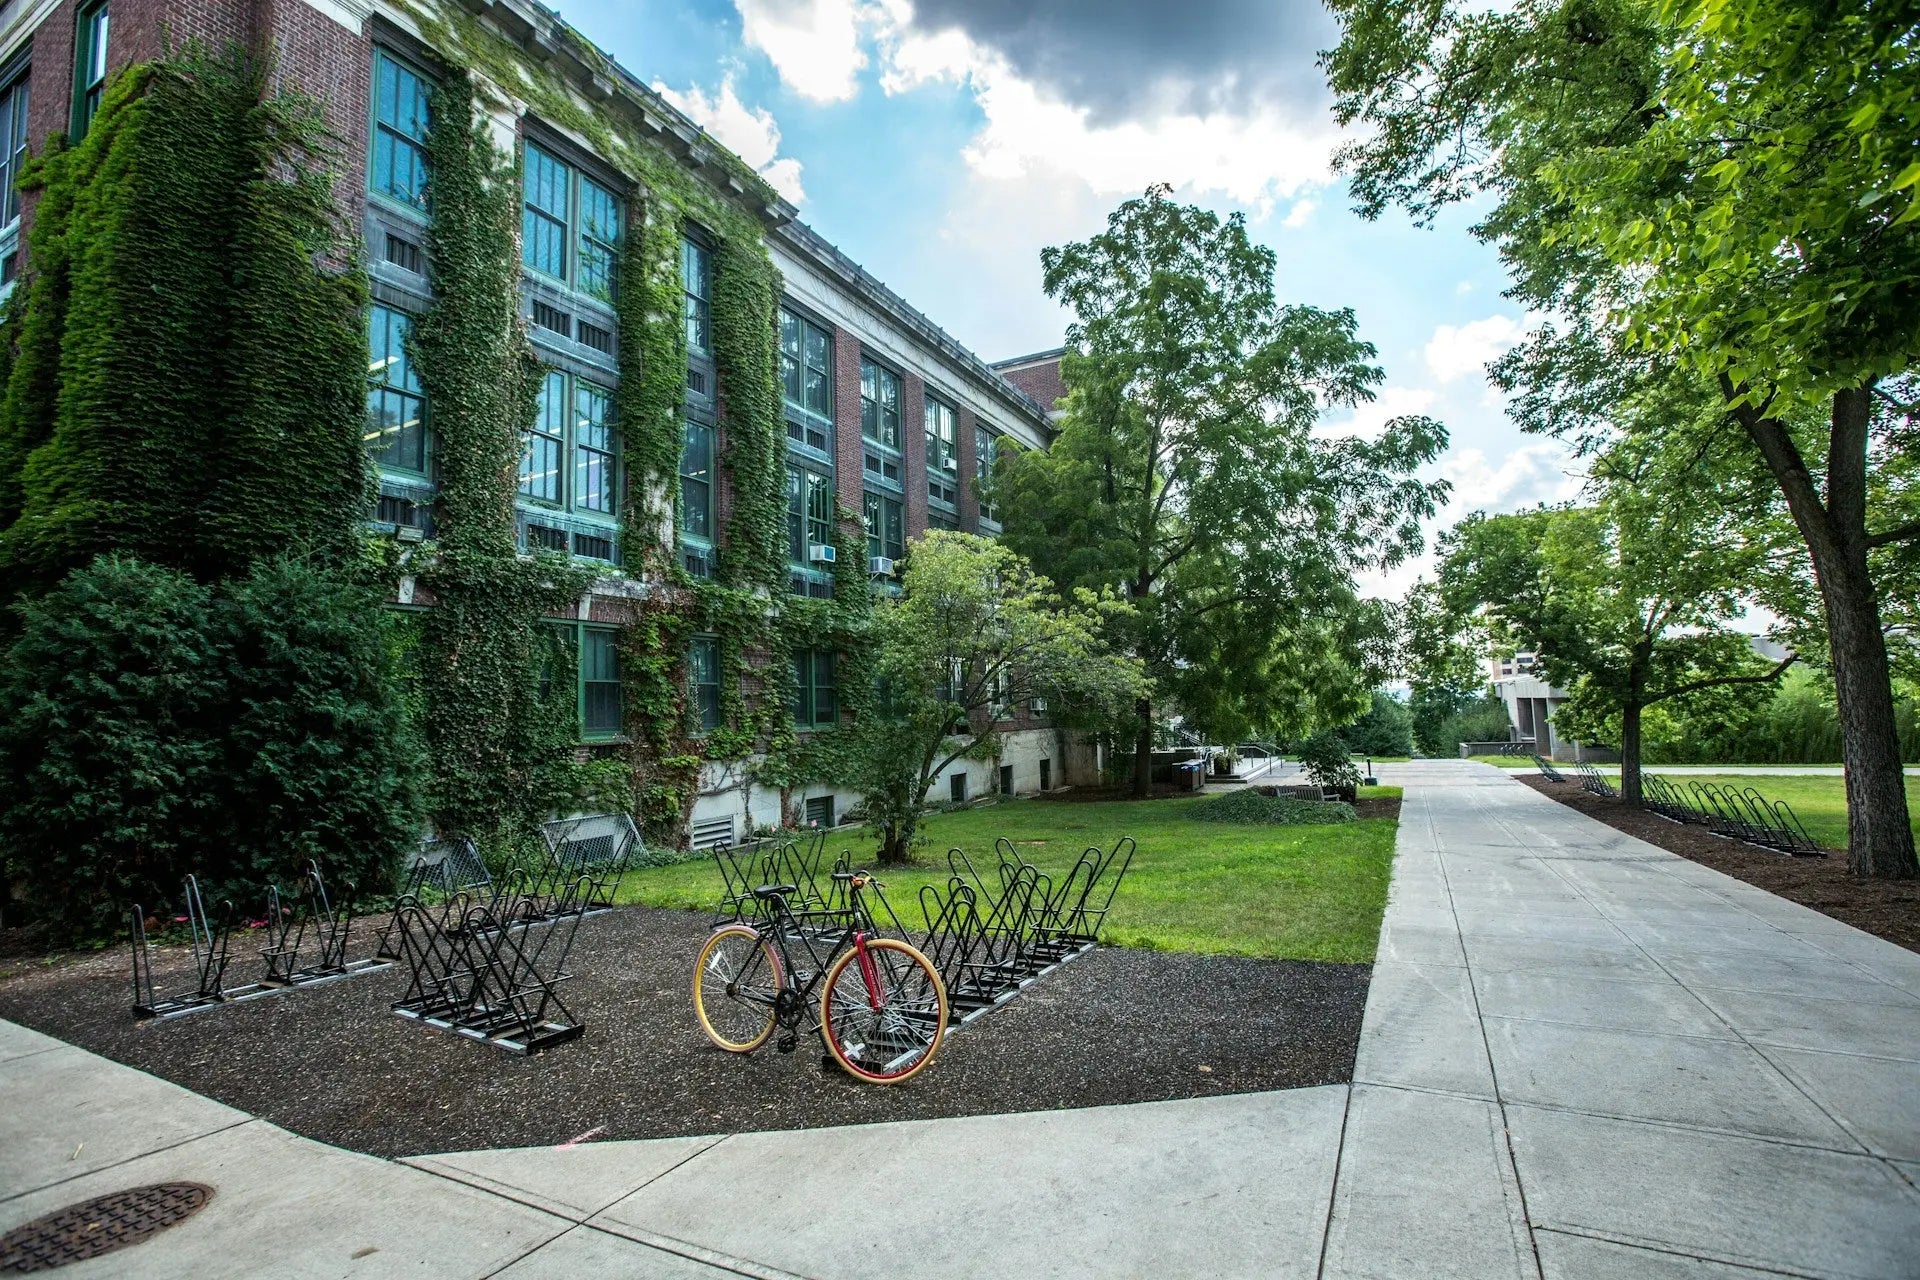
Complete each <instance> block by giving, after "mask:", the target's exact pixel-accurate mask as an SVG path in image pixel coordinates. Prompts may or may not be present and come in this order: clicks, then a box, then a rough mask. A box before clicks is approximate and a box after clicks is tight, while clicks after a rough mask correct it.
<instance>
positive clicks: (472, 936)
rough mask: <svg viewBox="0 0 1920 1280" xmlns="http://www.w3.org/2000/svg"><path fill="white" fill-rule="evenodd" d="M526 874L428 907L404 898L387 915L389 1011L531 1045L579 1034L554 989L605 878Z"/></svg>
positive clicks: (525, 1048)
mask: <svg viewBox="0 0 1920 1280" xmlns="http://www.w3.org/2000/svg"><path fill="white" fill-rule="evenodd" d="M530 883H531V882H530V880H529V879H528V878H526V877H525V876H524V875H522V876H509V877H503V886H504V887H503V889H502V891H501V892H498V893H496V894H494V895H493V896H491V897H489V898H485V899H478V898H476V897H475V896H474V895H472V894H470V893H466V892H462V893H456V894H454V895H453V897H451V898H450V899H448V900H447V901H446V902H445V903H444V904H441V905H440V906H439V908H438V909H437V910H436V909H435V908H434V907H432V906H429V905H427V904H424V903H422V902H421V901H419V900H418V899H417V898H413V897H407V898H404V899H402V901H401V903H400V905H399V906H398V907H397V908H396V909H395V912H394V920H395V925H396V929H397V936H398V941H399V950H400V958H401V959H402V960H403V961H404V962H405V963H406V965H407V969H408V981H407V988H406V992H405V994H404V995H403V996H402V997H401V998H400V1000H399V1001H397V1002H396V1003H395V1004H394V1005H393V1011H394V1013H396V1014H398V1015H400V1016H401V1017H403V1018H412V1019H415V1020H417V1021H420V1022H425V1023H427V1024H429V1025H432V1026H436V1027H442V1028H445V1029H446V1030H449V1031H456V1032H459V1033H460V1034H461V1035H464V1036H469V1037H471V1038H473V1039H476V1040H483V1041H486V1042H487V1043H489V1044H493V1045H497V1046H498V1047H500V1048H502V1049H505V1050H507V1051H508V1052H510V1053H519V1054H531V1053H535V1052H538V1051H539V1050H541V1049H546V1048H549V1047H551V1046H553V1045H556V1044H562V1043H565V1042H566V1041H568V1040H573V1039H576V1038H578V1037H579V1036H581V1035H583V1034H584V1033H585V1031H586V1025H585V1024H584V1023H583V1022H582V1021H581V1020H580V1019H579V1018H578V1017H576V1016H574V1014H573V1012H572V1011H571V1010H570V1009H568V1008H567V1006H566V1003H565V1002H564V1001H563V1000H561V998H560V993H559V990H558V987H559V985H560V984H561V983H562V982H565V981H567V980H568V979H570V978H571V977H572V976H573V975H572V974H571V973H570V972H568V970H567V967H566V965H567V958H568V956H569V955H570V954H571V953H572V951H573V941H574V937H575V935H576V934H577V933H578V932H579V929H580V921H581V920H582V919H583V918H584V917H586V916H587V915H589V914H592V908H591V904H593V903H594V902H596V901H600V900H603V899H604V897H605V896H606V894H607V890H606V889H605V887H604V885H603V884H602V883H601V882H600V881H597V880H596V879H595V878H594V877H593V876H591V875H582V876H580V877H579V878H577V879H576V880H574V881H573V882H572V883H571V884H568V885H565V886H563V887H561V888H560V890H559V892H558V893H557V894H556V893H548V892H545V891H544V890H541V891H533V892H528V891H527V889H528V888H529V885H530Z"/></svg>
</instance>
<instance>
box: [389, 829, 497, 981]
mask: <svg viewBox="0 0 1920 1280" xmlns="http://www.w3.org/2000/svg"><path fill="white" fill-rule="evenodd" d="M492 887H493V876H492V875H491V874H490V873H489V872H488V871H487V863H486V860H485V859H484V858H482V857H481V856H480V851H479V849H477V848H475V847H474V843H473V841H471V840H469V839H467V838H465V837H464V836H449V837H440V836H429V837H428V838H426V839H424V840H422V841H421V842H420V846H419V847H418V848H417V849H415V850H414V851H413V852H412V853H411V854H409V855H408V856H407V862H406V865H405V866H403V867H402V868H401V869H400V892H399V894H398V895H397V896H396V897H395V899H394V910H393V912H392V913H391V914H389V915H388V917H387V922H386V924H385V925H384V926H382V928H381V930H380V945H379V947H378V948H377V949H376V950H375V952H374V954H375V955H377V956H379V957H380V958H381V959H383V960H398V959H399V958H400V952H399V951H398V950H397V949H396V946H397V944H396V943H395V941H394V938H395V934H396V931H397V930H398V928H399V910H400V903H401V902H403V901H405V900H406V899H408V898H411V899H413V900H414V901H416V902H422V901H433V902H443V901H445V900H446V899H448V898H450V897H452V896H453V895H454V894H456V893H462V892H466V893H477V892H480V891H482V890H488V889H491V888H492Z"/></svg>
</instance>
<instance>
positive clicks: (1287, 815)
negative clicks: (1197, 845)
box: [1187, 791, 1354, 826]
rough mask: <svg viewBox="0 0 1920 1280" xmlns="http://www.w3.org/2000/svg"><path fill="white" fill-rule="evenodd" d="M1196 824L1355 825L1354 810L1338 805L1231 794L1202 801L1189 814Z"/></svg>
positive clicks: (1258, 793) (1255, 794) (1338, 803)
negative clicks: (1351, 823)
mask: <svg viewBox="0 0 1920 1280" xmlns="http://www.w3.org/2000/svg"><path fill="white" fill-rule="evenodd" d="M1187 816H1188V817H1189V818H1192V819H1193V820H1194V821H1195V822H1234V823H1240V824H1243V825H1246V826H1262V825H1272V826H1300V825H1322V824H1328V823H1335V822H1352V821H1353V817H1354V815H1353V806H1352V805H1350V804H1341V803H1340V802H1338V801H1326V800H1295V799H1293V798H1292V797H1290V796H1269V795H1262V794H1261V793H1260V792H1258V791H1232V792H1228V793H1227V794H1226V795H1223V796H1215V797H1214V798H1212V799H1211V800H1202V801H1201V802H1200V803H1199V804H1196V805H1194V806H1193V807H1192V808H1191V809H1189V810H1187Z"/></svg>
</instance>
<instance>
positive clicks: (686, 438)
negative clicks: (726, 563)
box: [680, 421, 713, 538]
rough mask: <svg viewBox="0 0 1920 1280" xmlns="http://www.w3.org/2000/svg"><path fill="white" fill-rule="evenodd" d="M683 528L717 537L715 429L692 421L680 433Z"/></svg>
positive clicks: (704, 535) (699, 536)
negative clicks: (714, 504)
mask: <svg viewBox="0 0 1920 1280" xmlns="http://www.w3.org/2000/svg"><path fill="white" fill-rule="evenodd" d="M680 530H681V532H682V533H688V534H691V535H693V536H694V537H696V538H711V537H712V536H713V428H712V427H709V426H706V425H704V424H702V423H698V422H692V421H689V422H687V423H685V424H684V426H683V427H682V429H681V435H680Z"/></svg>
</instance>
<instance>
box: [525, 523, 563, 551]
mask: <svg viewBox="0 0 1920 1280" xmlns="http://www.w3.org/2000/svg"><path fill="white" fill-rule="evenodd" d="M527 545H528V546H529V547H543V548H545V549H546V550H548V551H565V550H566V549H567V531H566V530H565V529H552V528H549V527H548V526H546V525H544V524H529V525H528V526H527Z"/></svg>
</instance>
